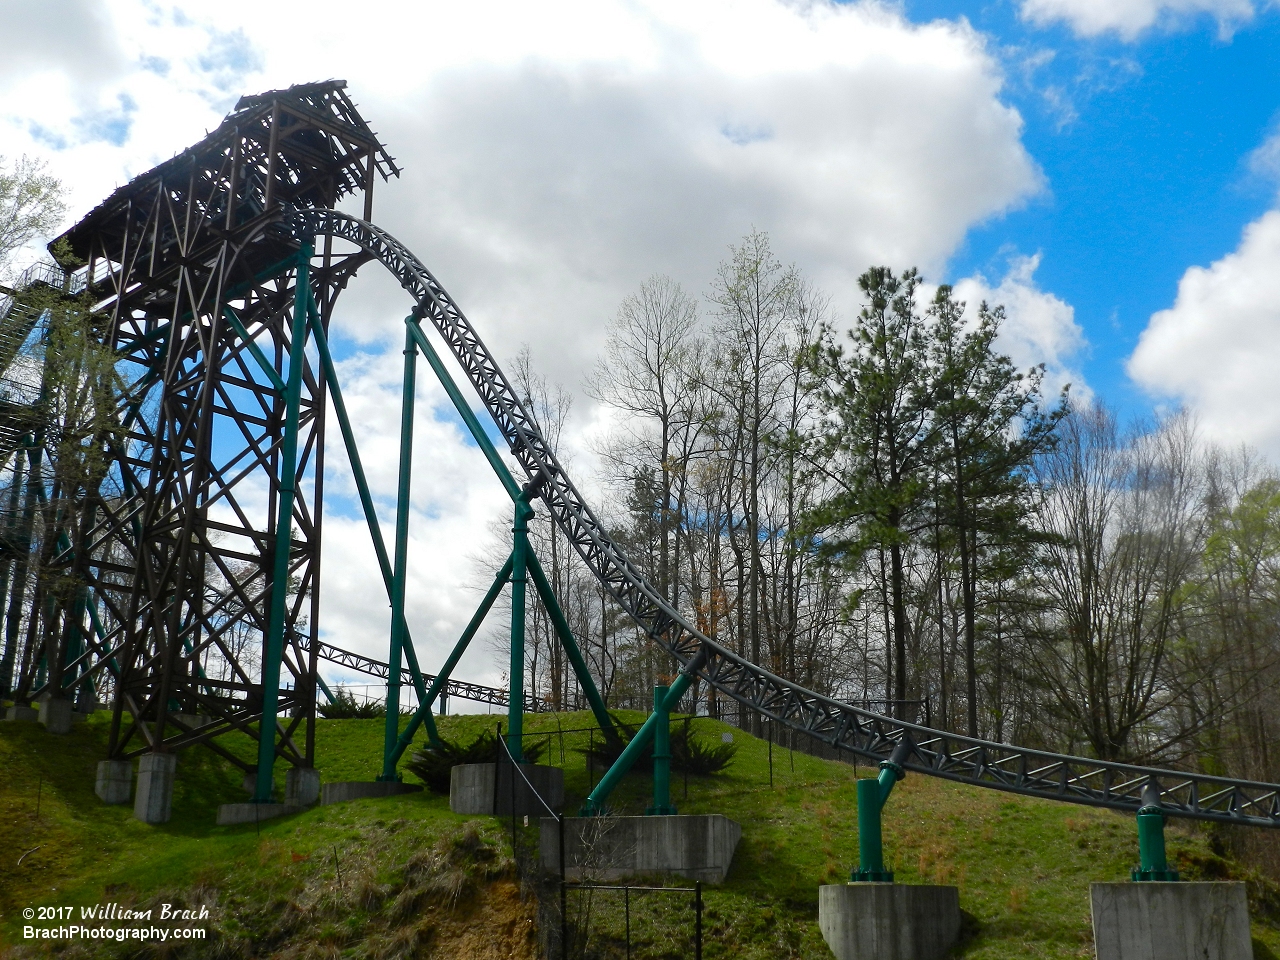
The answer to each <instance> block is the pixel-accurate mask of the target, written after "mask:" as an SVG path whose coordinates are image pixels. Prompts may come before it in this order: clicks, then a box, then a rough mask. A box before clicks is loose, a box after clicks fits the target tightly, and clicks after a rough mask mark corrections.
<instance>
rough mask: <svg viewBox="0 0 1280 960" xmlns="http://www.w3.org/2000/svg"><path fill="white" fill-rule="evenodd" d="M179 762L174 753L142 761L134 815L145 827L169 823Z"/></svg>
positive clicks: (154, 755)
mask: <svg viewBox="0 0 1280 960" xmlns="http://www.w3.org/2000/svg"><path fill="white" fill-rule="evenodd" d="M177 767H178V758H177V756H175V755H174V754H172V753H144V754H143V755H142V756H141V757H139V758H138V789H137V792H136V793H135V795H134V799H133V815H134V816H135V817H137V818H138V819H139V820H141V821H142V822H143V823H168V822H169V814H170V807H171V805H172V803H173V774H174V771H175V770H176V769H177Z"/></svg>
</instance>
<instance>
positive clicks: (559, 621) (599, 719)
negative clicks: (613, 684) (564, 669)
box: [528, 550, 618, 743]
mask: <svg viewBox="0 0 1280 960" xmlns="http://www.w3.org/2000/svg"><path fill="white" fill-rule="evenodd" d="M528 559H529V573H530V574H531V575H532V577H533V585H534V586H535V587H537V589H538V596H539V597H541V598H542V605H543V607H545V608H546V610H547V613H548V614H549V615H550V616H551V623H552V624H553V625H554V626H555V628H556V635H557V636H559V637H560V645H561V646H562V647H564V652H565V656H567V657H568V658H569V663H570V664H571V665H572V667H573V672H574V673H575V674H577V677H578V683H579V684H580V685H581V686H582V692H583V693H584V694H586V697H587V703H588V704H589V705H590V706H591V713H592V714H593V715H594V716H595V718H596V723H597V724H599V725H600V729H601V730H602V731H603V732H604V735H605V736H606V737H607V738H609V739H610V740H612V741H613V742H615V743H616V742H617V740H618V731H617V730H616V729H614V726H613V718H612V717H610V716H609V711H608V710H607V709H606V708H605V705H604V698H603V697H602V696H600V691H599V690H598V689H596V682H595V680H593V679H592V677H591V671H590V670H588V669H587V661H586V660H584V659H583V657H582V651H581V650H580V649H579V648H578V641H577V640H575V639H574V636H573V631H572V630H570V629H569V621H568V620H567V619H565V615H564V611H563V610H561V609H560V603H559V601H557V600H556V595H555V591H553V590H552V589H551V584H550V583H549V582H548V581H547V575H546V574H545V573H543V571H542V564H541V563H539V562H538V555H537V554H536V553H534V552H533V551H532V550H530V551H529V557H528Z"/></svg>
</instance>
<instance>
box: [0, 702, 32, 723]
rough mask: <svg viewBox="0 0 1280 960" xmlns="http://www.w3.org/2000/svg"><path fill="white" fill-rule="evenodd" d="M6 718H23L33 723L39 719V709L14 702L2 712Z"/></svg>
mask: <svg viewBox="0 0 1280 960" xmlns="http://www.w3.org/2000/svg"><path fill="white" fill-rule="evenodd" d="M4 718H5V719H6V720H25V721H26V722H28V723H35V722H36V721H37V720H39V719H40V711H38V710H37V709H36V708H35V707H24V706H22V705H21V704H16V703H15V704H14V705H13V706H12V707H10V708H9V709H8V710H6V711H5V713H4Z"/></svg>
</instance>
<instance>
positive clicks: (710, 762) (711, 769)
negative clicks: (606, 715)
mask: <svg viewBox="0 0 1280 960" xmlns="http://www.w3.org/2000/svg"><path fill="white" fill-rule="evenodd" d="M610 716H612V714H610ZM693 719H694V718H693V717H682V718H680V719H678V720H676V721H675V722H674V723H673V724H672V725H671V737H670V740H671V769H672V770H675V771H676V772H677V773H692V774H695V775H699V776H707V775H709V774H713V773H719V772H720V771H721V770H723V769H724V768H725V767H727V766H728V765H729V763H730V762H731V761H732V760H733V757H734V755H735V754H736V753H737V752H738V747H737V745H736V744H733V743H718V742H715V741H712V742H710V743H708V742H707V741H705V740H703V739H701V738H699V737H697V736H695V735H694V733H693V730H692V727H691V725H692V723H693ZM613 726H614V729H615V730H617V731H618V737H619V741H609V740H606V739H604V738H603V737H601V739H599V740H597V741H596V742H595V745H594V746H593V747H589V748H587V749H586V750H583V751H582V753H583V754H585V755H588V756H590V757H591V758H592V759H594V760H595V761H596V763H597V764H599V765H600V766H603V767H609V766H612V765H613V763H614V761H615V760H617V759H618V757H619V756H621V755H622V750H623V748H624V747H625V746H626V745H627V744H628V743H630V742H631V738H632V737H634V736H635V735H636V733H638V732H639V729H640V728H639V727H636V726H634V725H632V724H629V723H627V722H625V721H623V720H620V719H618V718H617V717H613ZM636 763H637V764H644V765H651V764H652V763H653V746H652V744H650V745H649V746H648V747H646V748H645V749H644V750H643V751H642V752H641V754H640V756H639V757H638V758H637V759H636Z"/></svg>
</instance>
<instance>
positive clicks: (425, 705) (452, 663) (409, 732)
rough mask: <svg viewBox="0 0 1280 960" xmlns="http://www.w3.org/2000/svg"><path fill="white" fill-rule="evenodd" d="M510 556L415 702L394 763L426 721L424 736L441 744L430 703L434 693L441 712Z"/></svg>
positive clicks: (502, 579) (506, 572)
mask: <svg viewBox="0 0 1280 960" xmlns="http://www.w3.org/2000/svg"><path fill="white" fill-rule="evenodd" d="M512 563H513V558H511V557H508V558H507V562H506V563H504V564H503V565H502V569H501V570H499V571H498V575H497V576H496V577H494V578H493V585H492V586H490V587H489V592H488V593H487V594H485V597H484V600H482V601H481V602H480V606H479V607H477V608H476V612H475V614H474V615H473V616H472V617H471V622H470V623H468V624H467V629H466V630H464V631H462V636H461V638H459V640H458V642H457V643H456V644H454V647H453V652H452V653H450V654H449V659H447V660H446V661H445V662H444V666H443V667H441V668H440V673H439V674H437V675H436V678H435V680H433V681H432V682H431V687H430V689H428V690H427V695H426V696H425V697H423V698H422V702H421V703H419V704H418V709H417V710H416V711H414V714H413V717H412V718H411V719H410V720H409V724H408V726H406V727H405V728H404V732H403V733H401V734H400V740H399V742H398V743H397V744H396V752H395V756H394V757H392V762H393V763H399V762H400V758H401V757H402V756H403V755H404V752H405V750H407V749H408V748H409V744H411V743H412V742H413V737H414V734H416V733H417V732H418V727H419V726H420V725H421V724H423V723H425V724H426V725H427V737H428V739H429V740H430V741H431V744H432V746H436V747H438V746H440V734H439V732H438V731H437V730H436V726H435V723H433V722H432V720H431V705H432V704H433V703H435V701H436V697H439V698H440V704H441V708H442V709H441V711H440V712H441V713H442V714H443V713H444V710H443V706H444V694H443V692H442V691H443V690H444V688H445V685H446V684H447V683H448V682H449V677H450V675H451V674H452V673H453V668H454V667H456V666H457V665H458V661H459V660H461V659H462V655H463V654H464V653H465V652H466V650H467V647H468V646H469V645H470V643H471V638H472V637H474V636H475V635H476V631H477V630H479V629H480V625H481V624H482V623H484V618H485V615H486V614H487V613H488V612H489V608H490V607H492V606H493V604H494V601H496V600H497V599H498V594H500V593H501V592H502V588H503V587H505V586H506V585H507V580H508V579H509V578H510V576H511V567H512Z"/></svg>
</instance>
